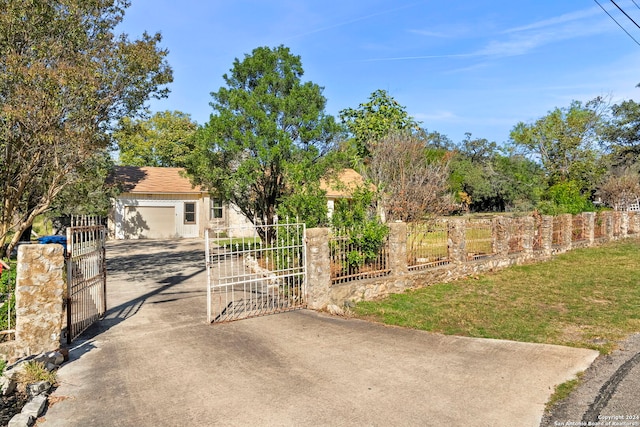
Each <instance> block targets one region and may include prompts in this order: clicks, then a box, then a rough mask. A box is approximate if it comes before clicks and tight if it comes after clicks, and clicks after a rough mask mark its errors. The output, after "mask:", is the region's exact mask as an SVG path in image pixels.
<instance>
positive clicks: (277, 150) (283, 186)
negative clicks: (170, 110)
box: [187, 46, 340, 243]
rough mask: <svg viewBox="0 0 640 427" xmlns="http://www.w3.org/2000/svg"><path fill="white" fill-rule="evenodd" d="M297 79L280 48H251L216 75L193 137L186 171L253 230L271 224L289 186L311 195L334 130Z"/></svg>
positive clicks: (321, 104)
mask: <svg viewBox="0 0 640 427" xmlns="http://www.w3.org/2000/svg"><path fill="white" fill-rule="evenodd" d="M302 76H303V69H302V63H301V60H300V57H299V56H295V55H292V54H291V53H290V51H289V49H288V48H287V47H284V46H279V47H277V48H274V49H270V48H268V47H259V48H256V49H254V50H253V52H252V53H251V55H245V58H244V59H243V60H239V59H236V60H235V61H234V63H233V67H232V69H231V70H230V74H225V75H224V76H223V78H224V80H225V82H226V87H221V88H220V89H219V90H218V91H217V92H213V93H212V94H211V95H212V97H213V102H212V103H211V106H212V107H213V109H214V113H213V114H212V115H211V118H210V120H209V122H208V123H207V124H206V125H205V126H203V127H202V128H200V129H199V130H198V132H197V134H196V144H197V146H196V150H195V151H194V154H193V156H191V159H190V163H189V165H188V166H187V170H188V172H189V174H190V175H191V176H192V177H193V180H194V181H195V182H196V183H198V184H202V185H204V186H206V187H207V188H209V189H210V190H211V191H214V192H216V193H217V194H219V195H220V196H221V197H222V198H223V199H225V200H227V201H229V202H232V203H233V204H235V205H236V206H237V207H238V208H239V209H240V211H241V212H242V213H243V214H244V215H245V216H246V217H247V218H249V219H250V220H251V221H254V224H255V225H262V224H267V225H268V224H273V222H274V217H275V215H276V211H277V207H278V205H280V204H282V203H284V202H285V201H286V200H287V199H288V198H290V197H291V196H292V195H293V194H294V190H295V189H296V188H299V187H308V188H309V189H310V190H309V194H312V195H315V194H317V189H318V188H319V181H320V178H321V176H322V175H323V174H324V173H325V171H326V169H327V166H328V157H327V156H326V154H327V153H328V151H329V150H330V148H332V146H333V145H334V140H335V138H336V135H338V133H339V130H340V128H339V126H338V125H337V123H336V122H335V120H334V119H333V117H331V116H329V115H327V114H325V112H324V109H325V104H326V100H325V98H324V96H323V95H322V88H321V87H320V86H318V85H316V84H314V83H312V82H302V80H301V78H302ZM258 231H259V232H260V233H261V238H262V239H263V240H264V241H266V242H267V243H271V242H272V236H269V235H266V234H265V233H264V232H263V231H262V229H261V228H260V227H258Z"/></svg>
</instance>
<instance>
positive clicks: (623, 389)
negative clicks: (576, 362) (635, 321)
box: [541, 334, 640, 427]
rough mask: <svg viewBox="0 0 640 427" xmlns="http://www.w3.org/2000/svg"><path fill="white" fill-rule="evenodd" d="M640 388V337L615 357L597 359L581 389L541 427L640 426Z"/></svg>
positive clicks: (636, 336)
mask: <svg viewBox="0 0 640 427" xmlns="http://www.w3.org/2000/svg"><path fill="white" fill-rule="evenodd" d="M639 385H640V334H635V335H632V336H631V337H629V338H628V339H627V340H625V341H624V342H622V343H621V344H620V348H619V349H618V350H616V351H615V352H613V353H612V354H610V355H607V356H602V357H599V358H598V359H596V361H595V362H594V363H593V364H592V365H591V366H590V367H589V369H587V370H586V372H585V373H584V375H583V377H582V379H581V384H580V386H579V387H578V389H577V390H575V391H574V392H573V393H572V394H571V395H570V396H569V397H568V398H567V399H566V400H565V401H563V402H561V404H559V405H558V407H557V408H555V409H554V410H553V411H552V413H551V414H549V415H548V416H546V417H545V418H544V420H543V422H542V424H541V426H542V427H550V426H565V425H571V424H573V425H580V424H582V425H587V426H589V425H591V426H607V425H618V426H636V427H637V426H640V387H639ZM590 423H591V424H590Z"/></svg>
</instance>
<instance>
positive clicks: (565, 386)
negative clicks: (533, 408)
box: [545, 372, 584, 412]
mask: <svg viewBox="0 0 640 427" xmlns="http://www.w3.org/2000/svg"><path fill="white" fill-rule="evenodd" d="M583 375H584V372H579V373H578V374H577V375H576V378H574V379H572V380H569V381H565V382H563V383H562V384H558V385H557V386H556V388H555V390H554V391H553V394H552V395H551V397H550V398H549V401H548V402H547V403H546V405H545V411H547V412H549V411H550V410H551V409H553V407H554V406H555V405H557V404H558V403H559V402H560V401H562V400H564V399H565V398H567V397H568V396H569V395H570V394H571V392H572V391H573V390H575V389H576V388H577V387H578V385H580V381H582V376H583Z"/></svg>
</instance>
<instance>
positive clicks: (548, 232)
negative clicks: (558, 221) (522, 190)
mask: <svg viewBox="0 0 640 427" xmlns="http://www.w3.org/2000/svg"><path fill="white" fill-rule="evenodd" d="M540 238H541V239H542V253H543V254H544V255H545V256H551V254H552V253H553V217H552V216H549V215H543V216H542V225H541V226H540Z"/></svg>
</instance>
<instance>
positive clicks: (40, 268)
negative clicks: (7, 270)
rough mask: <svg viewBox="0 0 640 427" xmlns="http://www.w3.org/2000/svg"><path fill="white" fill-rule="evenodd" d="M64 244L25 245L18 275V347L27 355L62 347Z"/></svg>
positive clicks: (21, 249) (20, 257)
mask: <svg viewBox="0 0 640 427" xmlns="http://www.w3.org/2000/svg"><path fill="white" fill-rule="evenodd" d="M63 271H64V256H63V247H62V246H61V245H58V244H53V245H22V246H20V247H19V249H18V267H17V278H16V350H17V351H18V352H22V353H23V354H25V355H30V354H38V353H42V352H45V351H51V350H55V349H57V348H59V347H60V333H61V331H62V298H63V293H64V289H65V282H64V279H63V276H62V273H63Z"/></svg>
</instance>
